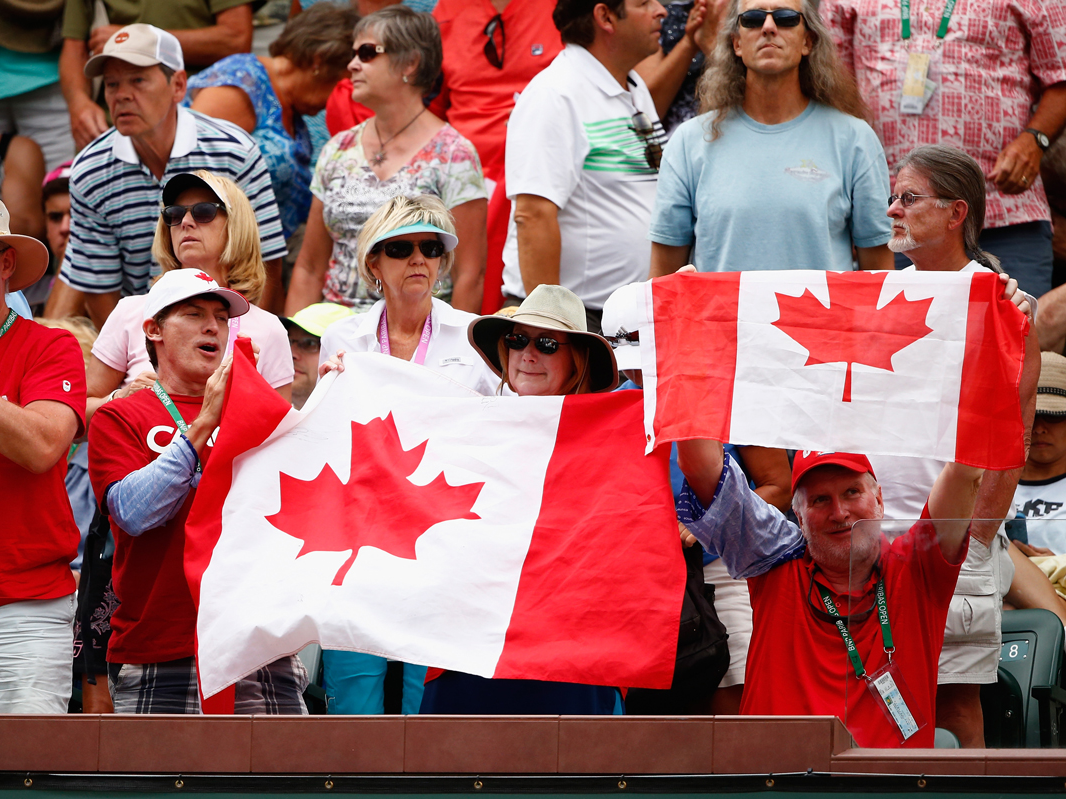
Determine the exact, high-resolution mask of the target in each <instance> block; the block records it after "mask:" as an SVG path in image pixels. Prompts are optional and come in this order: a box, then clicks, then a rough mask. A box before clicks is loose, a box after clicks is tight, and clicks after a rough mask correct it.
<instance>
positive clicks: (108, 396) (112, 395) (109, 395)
mask: <svg viewBox="0 0 1066 799" xmlns="http://www.w3.org/2000/svg"><path fill="white" fill-rule="evenodd" d="M120 391H122V388H121V387H119V388H116V389H115V390H114V391H112V392H111V393H110V394H108V395H107V399H105V400H104V402H105V403H108V402H111V400H113V399H114V398H115V395H116V394H118V392H120Z"/></svg>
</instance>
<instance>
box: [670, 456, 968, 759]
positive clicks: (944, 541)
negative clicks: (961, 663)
mask: <svg viewBox="0 0 1066 799" xmlns="http://www.w3.org/2000/svg"><path fill="white" fill-rule="evenodd" d="M678 463H679V465H680V466H681V469H682V471H683V472H684V473H685V475H686V478H687V485H686V486H685V488H684V490H683V494H682V497H681V501H680V502H679V503H678V518H679V519H680V520H681V522H682V523H683V524H684V525H685V526H686V527H687V528H688V529H689V530H690V531H691V533H692V534H694V536H695V538H696V539H698V540H699V541H700V542H701V543H703V544H704V545H705V546H710V547H711V548H713V549H714V550H716V551H717V552H718V553H719V554H720V555H721V557H722V560H723V562H724V563H725V564H726V566H727V568H728V569H729V572H730V574H731V575H733V576H734V577H745V578H747V579H748V588H749V591H750V592H751V604H752V609H753V617H754V631H753V633H752V639H751V646H750V648H749V650H748V664H747V678H746V683H745V688H744V699H743V702H742V704H741V713H745V714H755V715H799V716H818V715H834V716H838V717H839V718H841V719H842V720H843V721H844V723H845V725H846V726H847V728H848V730H849V731H850V732H851V734H852V735H853V736H854V737H855V740H856V742H857V743H858V744H859V746H863V747H896V746H907V747H931V746H932V745H933V730H934V721H933V719H934V712H935V699H936V681H937V660H938V657H939V654H940V647H941V644H942V643H943V640H944V620H945V618H946V616H947V611H948V604H949V602H950V600H951V595H952V592H953V591H954V588H955V581H956V578H957V576H958V573H959V567H960V566H961V564H962V561H963V558H964V557H965V556H966V548H967V542H968V538H969V537H968V535H967V529H968V526H969V521H968V520H969V519H970V517H971V516H972V514H973V508H974V499H975V497H976V495H977V489H978V487H979V486H980V483H981V476H982V474H983V470H981V469H977V468H974V467H970V466H963V465H962V464H957V463H949V464H947V465H946V466H945V467H944V470H943V471H942V472H941V474H940V476H939V478H938V479H937V481H936V484H935V485H934V486H933V490H932V491H931V492H930V494H929V499H928V502H927V505H926V512H925V513H924V514H923V519H938V520H942V519H949V520H962V521H936V522H931V521H922V522H918V523H917V524H915V525H914V526H913V527H911V529H910V530H908V531H907V532H906V533H905V534H904V535H902V536H900V537H899V538H897V539H896V540H895V541H893V542H892V543H891V544H890V543H889V542H888V540H887V539H886V538H885V537H884V536H883V535H882V534H881V530H880V525H879V524H878V523H877V520H880V519H881V518H883V516H884V502H883V500H882V497H881V487H880V485H878V483H877V479H876V478H875V477H874V473H873V469H872V468H871V467H870V462H869V460H868V459H867V458H866V456H865V455H853V454H848V453H842V452H800V453H797V454H796V459H795V462H794V464H793V470H792V486H793V500H792V508H793V510H794V511H795V513H796V517H797V519H798V520H799V527H797V526H796V525H794V524H792V523H791V522H789V521H788V520H787V519H786V518H785V517H784V516H783V515H782V514H781V513H780V512H779V511H777V510H776V509H775V508H773V507H771V506H769V505H767V504H766V503H765V502H763V501H762V500H760V499H759V498H758V497H757V496H756V495H755V494H754V493H753V492H752V491H751V490H750V489H749V488H748V486H747V482H746V478H745V477H744V475H743V473H742V472H741V470H740V469H739V468H738V467H737V465H736V464H734V463H732V462H731V461H730V459H729V458H727V457H725V456H724V454H723V452H722V446H721V444H719V443H718V442H714V441H682V442H678ZM862 520H874V521H870V522H866V523H864V524H856V522H860V521H862Z"/></svg>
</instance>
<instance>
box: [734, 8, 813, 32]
mask: <svg viewBox="0 0 1066 799" xmlns="http://www.w3.org/2000/svg"><path fill="white" fill-rule="evenodd" d="M768 16H770V17H773V18H774V24H775V25H776V26H777V27H779V28H794V27H796V26H797V25H799V24H800V20H801V19H803V14H801V13H800V12H798V11H793V10H792V9H791V8H775V9H774V10H773V11H765V10H763V9H761V8H753V9H751V10H750V11H745V12H744V13H743V14H741V15H740V26H741V27H742V28H761V27H762V26H763V25H764V24H766V18H767V17H768Z"/></svg>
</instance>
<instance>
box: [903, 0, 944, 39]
mask: <svg viewBox="0 0 1066 799" xmlns="http://www.w3.org/2000/svg"><path fill="white" fill-rule="evenodd" d="M956 2H957V0H948V1H947V3H945V4H944V13H943V14H941V15H940V27H939V28H937V31H936V38H938V39H943V38H944V37H945V36H947V35H948V23H949V22H950V21H951V15H952V14H953V13H954V12H955V3H956ZM899 16H900V23H899V25H900V35H901V36H902V37H903V40H904V41H906V40H907V39H909V38H911V0H900V6H899Z"/></svg>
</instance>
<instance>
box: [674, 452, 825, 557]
mask: <svg viewBox="0 0 1066 799" xmlns="http://www.w3.org/2000/svg"><path fill="white" fill-rule="evenodd" d="M676 507H677V518H678V520H679V521H680V522H681V523H682V524H684V525H685V526H686V527H687V528H688V529H689V530H690V531H691V532H692V534H693V535H694V536H696V538H697V539H699V542H700V543H701V544H703V546H704V547H705V548H707V549H710V550H711V551H714V552H717V553H718V554H719V555H720V556H721V558H722V562H723V563H724V564H725V566H726V568H727V569H728V570H729V573H730V574H731V575H732V576H733V577H738V578H741V577H743V578H746V577H757V576H758V575H760V574H765V573H766V572H768V571H769V570H770V569H772V568H773V567H774V566H777V565H778V564H780V563H784V562H785V561H789V560H795V559H796V558H798V557H801V556H802V555H803V552H804V550H805V549H806V542H805V541H804V540H803V534H802V533H801V532H800V529H799V528H798V527H796V525H794V524H792V522H790V521H789V520H788V519H786V518H785V517H784V515H783V514H782V513H781V511H779V510H778V509H777V508H774V507H771V506H770V505H768V504H767V503H766V502H765V501H764V500H763V499H762V498H761V497H760V496H759V495H758V494H756V493H755V492H754V491H752V490H751V489H750V488H748V484H747V478H746V477H745V476H744V472H743V470H742V469H741V468H740V467H739V466H737V464H736V463H735V462H734V461H733V460H732V459H731V458H730V457H729V456H728V455H726V458H725V465H724V466H723V468H722V476H721V478H720V479H719V481H718V486H717V488H716V489H715V492H714V498H713V499H712V500H711V503H710V506H709V507H707V508H704V507H703V505H702V504H701V503H700V501H699V499H698V498H697V497H696V495H695V493H693V491H692V489H691V488H690V487H689V485H688V481H685V484H684V486H683V487H682V489H681V494H680V496H679V497H678V500H677V506H676Z"/></svg>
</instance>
